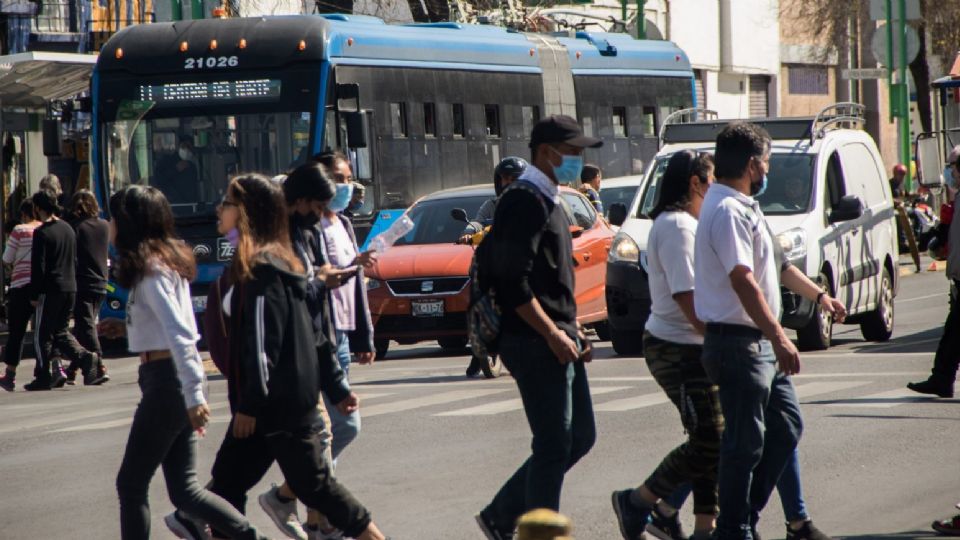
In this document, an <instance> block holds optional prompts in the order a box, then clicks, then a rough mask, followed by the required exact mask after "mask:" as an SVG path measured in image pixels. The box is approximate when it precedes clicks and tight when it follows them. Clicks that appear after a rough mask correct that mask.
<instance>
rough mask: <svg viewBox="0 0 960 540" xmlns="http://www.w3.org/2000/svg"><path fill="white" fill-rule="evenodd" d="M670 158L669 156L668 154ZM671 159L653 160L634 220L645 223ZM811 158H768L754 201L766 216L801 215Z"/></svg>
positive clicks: (807, 201) (808, 195)
mask: <svg viewBox="0 0 960 540" xmlns="http://www.w3.org/2000/svg"><path fill="white" fill-rule="evenodd" d="M671 155H672V154H671ZM671 155H666V156H661V157H659V158H657V162H656V164H655V165H654V168H653V171H652V172H651V177H650V180H649V181H648V182H647V183H646V184H647V185H646V187H644V192H643V199H642V201H643V202H642V204H641V205H640V208H639V210H638V211H637V217H638V218H641V219H648V218H647V216H649V215H650V211H651V210H653V207H654V205H655V204H656V202H657V197H658V196H659V186H660V180H661V179H662V178H663V172H664V171H665V170H666V168H667V161H669V159H670V156H671ZM813 157H814V156H812V155H809V154H777V153H774V154H771V155H770V173H769V174H768V175H767V178H768V182H769V184H768V186H767V191H766V192H765V193H764V194H763V195H761V196H760V197H759V199H757V200H758V201H760V209H761V210H763V213H764V214H766V215H768V216H784V215H790V214H803V213H805V212H808V211H809V210H810V206H811V203H812V202H813Z"/></svg>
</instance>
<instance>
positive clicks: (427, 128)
mask: <svg viewBox="0 0 960 540" xmlns="http://www.w3.org/2000/svg"><path fill="white" fill-rule="evenodd" d="M423 134H424V135H426V136H427V137H436V136H437V106H436V104H434V103H424V104H423Z"/></svg>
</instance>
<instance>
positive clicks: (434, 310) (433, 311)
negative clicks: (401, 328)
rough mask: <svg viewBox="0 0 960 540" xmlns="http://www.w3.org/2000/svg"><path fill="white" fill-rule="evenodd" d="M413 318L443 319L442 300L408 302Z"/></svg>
mask: <svg viewBox="0 0 960 540" xmlns="http://www.w3.org/2000/svg"><path fill="white" fill-rule="evenodd" d="M410 305H411V309H412V311H413V316H414V317H443V300H421V301H413V302H410Z"/></svg>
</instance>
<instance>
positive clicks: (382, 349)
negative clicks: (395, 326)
mask: <svg viewBox="0 0 960 540" xmlns="http://www.w3.org/2000/svg"><path fill="white" fill-rule="evenodd" d="M373 349H374V350H375V351H377V360H383V359H384V358H385V357H386V356H387V350H389V349H390V340H389V339H375V340H373Z"/></svg>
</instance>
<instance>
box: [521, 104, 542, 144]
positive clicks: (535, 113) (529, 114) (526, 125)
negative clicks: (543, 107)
mask: <svg viewBox="0 0 960 540" xmlns="http://www.w3.org/2000/svg"><path fill="white" fill-rule="evenodd" d="M521 113H522V114H523V136H524V137H529V136H530V132H531V131H533V126H534V125H536V123H537V122H539V121H540V107H538V106H537V105H533V106H529V107H526V106H525V107H523V108H522V111H521Z"/></svg>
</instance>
